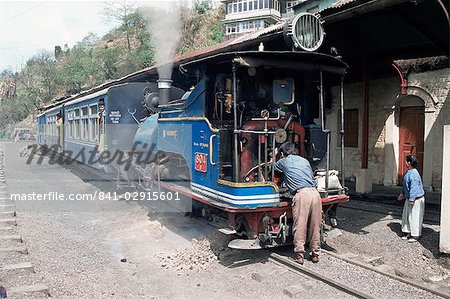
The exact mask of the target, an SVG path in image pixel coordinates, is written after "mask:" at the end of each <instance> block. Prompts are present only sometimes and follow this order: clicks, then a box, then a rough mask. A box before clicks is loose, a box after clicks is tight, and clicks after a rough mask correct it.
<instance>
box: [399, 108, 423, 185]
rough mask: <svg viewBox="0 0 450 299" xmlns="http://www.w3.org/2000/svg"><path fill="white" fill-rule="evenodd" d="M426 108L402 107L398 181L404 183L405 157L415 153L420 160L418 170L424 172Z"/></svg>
mask: <svg viewBox="0 0 450 299" xmlns="http://www.w3.org/2000/svg"><path fill="white" fill-rule="evenodd" d="M424 128H425V108H424V107H423V106H422V107H417V106H416V107H401V108H400V145H399V152H400V154H399V163H398V182H399V184H400V185H401V184H403V175H404V173H405V171H406V163H405V157H406V156H408V155H414V156H416V157H417V159H418V160H419V165H418V166H417V170H418V171H419V173H420V174H422V173H423V149H424V142H423V140H424Z"/></svg>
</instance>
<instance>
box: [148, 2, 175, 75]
mask: <svg viewBox="0 0 450 299" xmlns="http://www.w3.org/2000/svg"><path fill="white" fill-rule="evenodd" d="M143 11H144V16H145V17H146V19H147V21H148V28H149V31H150V37H151V40H152V42H153V45H154V47H155V59H156V64H157V65H158V74H159V77H160V78H164V79H170V78H171V76H172V63H171V61H172V59H173V57H174V56H175V53H176V49H177V45H178V41H179V40H180V37H181V21H180V13H181V3H180V2H177V1H153V2H145V6H144V7H143Z"/></svg>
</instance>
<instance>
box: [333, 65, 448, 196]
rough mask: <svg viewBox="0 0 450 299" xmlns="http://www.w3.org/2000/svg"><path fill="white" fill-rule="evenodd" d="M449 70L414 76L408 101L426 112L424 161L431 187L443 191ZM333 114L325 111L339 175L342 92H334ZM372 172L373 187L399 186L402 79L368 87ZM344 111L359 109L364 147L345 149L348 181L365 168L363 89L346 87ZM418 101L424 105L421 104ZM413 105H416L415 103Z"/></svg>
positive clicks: (371, 83)
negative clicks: (363, 164) (362, 152)
mask: <svg viewBox="0 0 450 299" xmlns="http://www.w3.org/2000/svg"><path fill="white" fill-rule="evenodd" d="M449 90H450V74H449V69H443V70H437V71H430V72H426V73H419V74H412V75H410V77H409V78H408V89H407V93H408V96H409V97H410V98H409V101H411V98H415V97H417V98H416V101H417V102H418V103H423V105H424V106H425V112H426V113H425V122H426V124H425V158H424V162H425V161H427V165H424V168H425V166H428V168H429V169H428V170H429V174H428V173H427V174H426V176H427V178H424V184H425V179H426V180H427V181H428V185H430V187H431V186H432V187H433V188H435V189H439V188H440V185H441V180H442V154H443V152H442V147H443V143H442V134H443V125H444V124H450V99H449ZM332 94H333V104H332V109H330V110H329V111H326V117H327V123H328V126H329V127H330V129H331V130H332V144H331V148H332V149H334V151H333V152H332V153H331V157H332V162H333V164H332V167H334V168H336V169H339V156H340V147H339V144H340V141H339V138H340V137H339V125H340V123H339V105H340V104H339V89H338V88H334V89H333V91H332ZM369 96H370V103H369V168H370V169H372V170H373V183H377V184H385V185H394V184H396V182H397V172H398V171H397V168H398V163H399V161H398V156H399V153H398V151H399V149H398V147H399V144H398V143H399V128H398V113H399V107H400V105H404V104H401V100H402V98H403V99H404V96H400V79H399V78H398V77H391V78H384V79H377V80H372V81H371V82H370V87H369ZM344 97H345V109H358V112H359V130H358V131H359V147H358V148H346V149H345V159H346V161H345V166H346V173H345V177H346V178H348V179H354V174H355V172H356V171H357V170H358V169H359V168H361V144H362V114H363V84H362V82H358V83H354V84H348V85H346V86H345V95H344ZM419 98H420V99H421V100H419ZM412 102H414V100H413V101H412Z"/></svg>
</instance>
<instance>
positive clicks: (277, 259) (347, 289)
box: [270, 253, 375, 299]
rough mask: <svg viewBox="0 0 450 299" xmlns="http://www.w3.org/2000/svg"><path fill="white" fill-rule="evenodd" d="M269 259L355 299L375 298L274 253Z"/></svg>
mask: <svg viewBox="0 0 450 299" xmlns="http://www.w3.org/2000/svg"><path fill="white" fill-rule="evenodd" d="M270 258H271V259H272V260H273V261H275V262H277V263H279V264H282V265H285V266H288V267H289V268H292V269H294V270H295V271H297V272H302V273H304V274H307V275H308V276H310V277H312V278H314V279H317V280H320V281H322V282H324V283H326V284H328V285H330V286H332V287H333V288H335V289H338V290H340V291H343V292H345V293H347V294H350V295H352V296H355V297H357V298H363V299H375V297H373V296H371V295H368V294H365V293H363V292H361V291H358V290H356V289H354V288H352V287H349V286H347V285H345V284H343V283H341V282H338V281H336V280H334V279H332V278H329V277H326V276H324V275H322V274H320V273H318V272H316V271H314V270H312V269H308V268H306V267H304V266H301V265H299V264H298V263H296V262H294V261H291V260H289V259H288V258H287V257H284V256H281V255H279V254H276V253H271V254H270Z"/></svg>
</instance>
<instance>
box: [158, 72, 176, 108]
mask: <svg viewBox="0 0 450 299" xmlns="http://www.w3.org/2000/svg"><path fill="white" fill-rule="evenodd" d="M156 82H158V89H159V104H160V105H166V104H168V103H169V100H170V89H171V88H172V82H173V81H172V80H170V79H162V78H160V79H159V80H158V81H156Z"/></svg>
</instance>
